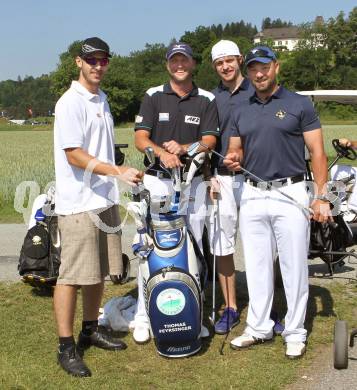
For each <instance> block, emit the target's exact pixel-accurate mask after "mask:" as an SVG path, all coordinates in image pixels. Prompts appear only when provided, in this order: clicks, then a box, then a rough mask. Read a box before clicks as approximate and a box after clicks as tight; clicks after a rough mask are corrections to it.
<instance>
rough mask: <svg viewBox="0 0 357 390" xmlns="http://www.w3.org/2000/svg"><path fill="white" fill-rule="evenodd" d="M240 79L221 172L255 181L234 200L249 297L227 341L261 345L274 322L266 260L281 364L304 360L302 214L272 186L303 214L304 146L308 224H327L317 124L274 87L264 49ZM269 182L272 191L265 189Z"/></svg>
mask: <svg viewBox="0 0 357 390" xmlns="http://www.w3.org/2000/svg"><path fill="white" fill-rule="evenodd" d="M245 63H246V66H247V73H248V77H249V79H250V80H251V82H252V84H253V85H254V87H255V93H254V94H252V96H251V97H250V98H249V99H248V100H247V101H245V102H243V103H242V104H241V105H240V106H239V107H238V108H236V109H235V112H234V115H233V116H232V121H231V129H232V135H233V136H232V138H231V140H230V146H229V150H228V154H227V156H226V160H224V162H225V164H226V166H227V167H228V168H229V169H233V170H239V169H240V163H241V164H242V166H244V168H245V169H247V170H248V171H250V172H251V173H253V174H254V175H256V176H257V177H260V178H261V179H262V180H263V181H262V182H257V181H256V178H253V177H249V176H247V179H246V182H245V183H244V185H243V192H242V197H241V206H240V215H239V229H240V232H241V236H242V244H243V251H244V256H245V267H246V275H247V283H248V291H249V308H248V316H247V326H246V328H245V331H244V333H243V334H242V335H241V336H239V337H237V338H235V339H234V340H232V341H231V347H232V348H234V349H238V348H244V347H248V346H250V345H253V344H257V343H261V342H265V341H269V340H271V339H272V337H273V326H274V322H273V321H272V320H271V319H270V316H269V314H270V310H271V306H272V302H273V292H274V283H273V279H274V278H273V275H274V260H275V257H276V254H278V255H279V263H280V268H281V273H282V278H283V283H284V288H285V294H286V301H287V306H288V311H287V313H286V316H285V330H284V332H283V333H282V336H283V338H284V340H285V342H286V356H287V357H289V358H297V357H300V356H302V355H303V354H304V352H305V342H306V330H305V329H304V321H305V314H306V305H307V299H308V290H309V288H308V287H309V286H308V270H307V253H308V248H309V220H310V217H311V216H310V214H309V213H308V212H306V209H304V208H302V207H301V206H299V205H298V204H296V203H295V202H292V201H290V200H289V199H287V198H286V197H284V196H283V195H281V194H280V193H279V192H278V191H276V190H274V186H278V187H279V188H280V190H281V191H283V192H285V193H286V194H288V195H289V196H291V197H292V198H294V199H296V201H297V202H299V204H300V205H303V206H304V207H306V208H307V207H308V206H309V196H308V194H307V191H306V184H305V181H304V173H305V160H304V146H305V145H306V146H307V148H308V149H309V151H310V154H311V162H312V169H313V176H314V181H315V183H314V184H315V200H314V201H313V202H312V204H311V208H312V210H313V213H314V214H313V216H312V217H313V218H314V219H315V220H317V221H320V222H325V221H327V219H328V218H329V212H330V211H329V204H328V202H327V201H326V193H325V190H326V181H327V159H326V155H325V152H324V147H323V139H322V131H321V125H320V121H319V119H318V117H317V115H316V113H315V111H314V108H313V106H312V103H311V102H310V100H309V99H308V98H306V97H304V96H300V95H298V94H296V93H293V92H290V91H288V90H286V89H285V88H284V87H282V86H279V85H278V84H277V81H276V77H277V74H278V72H279V63H278V61H277V59H276V56H275V53H274V52H273V51H272V50H271V49H270V48H269V47H266V46H260V47H256V48H254V49H252V50H251V51H250V52H249V53H248V54H247V56H246V60H245ZM267 182H269V183H270V184H271V185H272V186H273V189H269V188H270V187H269V186H268V187H267Z"/></svg>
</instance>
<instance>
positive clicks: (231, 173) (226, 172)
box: [216, 167, 238, 176]
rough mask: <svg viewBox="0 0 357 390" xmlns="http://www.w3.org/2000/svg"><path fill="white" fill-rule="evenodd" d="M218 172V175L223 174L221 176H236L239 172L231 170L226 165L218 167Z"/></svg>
mask: <svg viewBox="0 0 357 390" xmlns="http://www.w3.org/2000/svg"><path fill="white" fill-rule="evenodd" d="M216 172H217V174H218V175H221V176H235V175H237V174H238V172H235V171H230V170H229V169H228V168H226V167H217V168H216Z"/></svg>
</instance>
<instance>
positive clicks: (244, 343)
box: [230, 333, 273, 349]
mask: <svg viewBox="0 0 357 390" xmlns="http://www.w3.org/2000/svg"><path fill="white" fill-rule="evenodd" d="M272 340H273V339H258V338H257V337H254V336H251V335H250V334H248V333H243V334H242V335H241V336H239V337H236V338H235V339H233V340H232V341H231V343H230V345H231V348H233V349H240V348H248V347H250V346H251V345H255V344H262V343H266V342H269V341H272Z"/></svg>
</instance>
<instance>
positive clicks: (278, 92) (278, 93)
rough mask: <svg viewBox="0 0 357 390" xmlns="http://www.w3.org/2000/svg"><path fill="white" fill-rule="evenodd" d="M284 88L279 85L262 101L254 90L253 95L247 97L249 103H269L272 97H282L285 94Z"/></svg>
mask: <svg viewBox="0 0 357 390" xmlns="http://www.w3.org/2000/svg"><path fill="white" fill-rule="evenodd" d="M285 91H286V89H285V88H284V87H283V86H282V85H279V88H278V89H277V90H276V91H275V92H274V93H273V94H272V95H271V96H270V97H269V99H268V100H266V101H264V102H263V101H262V100H260V99H259V98H258V96H257V93H256V92H255V91H254V93H253V95H252V96H251V97H250V98H249V101H250V103H255V102H257V103H260V104H266V103H269V102H270V101H271V100H272V99H282V98H283V97H284V95H285Z"/></svg>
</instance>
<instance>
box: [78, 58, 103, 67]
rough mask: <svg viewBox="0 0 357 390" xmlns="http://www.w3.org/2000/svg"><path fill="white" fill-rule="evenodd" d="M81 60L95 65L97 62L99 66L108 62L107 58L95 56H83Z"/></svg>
mask: <svg viewBox="0 0 357 390" xmlns="http://www.w3.org/2000/svg"><path fill="white" fill-rule="evenodd" d="M83 61H85V62H86V63H87V64H88V65H91V66H96V65H97V64H98V62H99V65H100V66H107V65H108V64H109V58H108V57H104V58H95V57H83Z"/></svg>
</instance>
